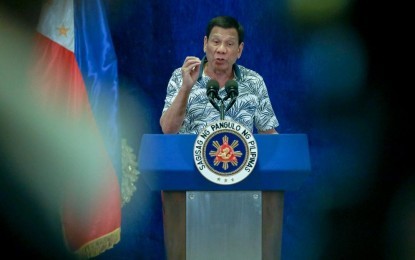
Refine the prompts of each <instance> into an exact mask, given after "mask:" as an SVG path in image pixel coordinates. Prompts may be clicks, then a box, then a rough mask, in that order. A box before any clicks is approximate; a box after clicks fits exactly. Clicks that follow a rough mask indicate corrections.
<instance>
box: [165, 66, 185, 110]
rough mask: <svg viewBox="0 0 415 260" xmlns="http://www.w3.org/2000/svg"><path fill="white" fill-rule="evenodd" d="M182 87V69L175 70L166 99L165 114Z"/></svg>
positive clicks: (168, 85) (168, 86)
mask: <svg viewBox="0 0 415 260" xmlns="http://www.w3.org/2000/svg"><path fill="white" fill-rule="evenodd" d="M181 85H182V78H181V72H180V68H178V69H175V70H174V71H173V73H172V75H171V77H170V80H169V83H168V84H167V90H166V92H167V93H166V98H165V99H164V107H163V113H164V112H165V111H166V110H167V109H168V108H169V107H170V106H171V104H172V103H173V101H174V99H175V98H176V96H177V94H178V93H179V90H180V87H181Z"/></svg>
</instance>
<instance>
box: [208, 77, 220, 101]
mask: <svg viewBox="0 0 415 260" xmlns="http://www.w3.org/2000/svg"><path fill="white" fill-rule="evenodd" d="M218 92H219V82H217V81H216V80H214V79H211V80H209V81H208V83H207V84H206V95H207V96H208V97H213V98H218V97H219V95H218Z"/></svg>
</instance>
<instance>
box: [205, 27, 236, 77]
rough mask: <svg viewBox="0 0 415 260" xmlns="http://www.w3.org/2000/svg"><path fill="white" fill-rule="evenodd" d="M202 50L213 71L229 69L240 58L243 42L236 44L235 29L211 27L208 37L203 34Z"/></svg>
mask: <svg viewBox="0 0 415 260" xmlns="http://www.w3.org/2000/svg"><path fill="white" fill-rule="evenodd" d="M203 48H204V51H205V52H206V57H207V60H208V61H209V66H210V67H211V68H212V69H213V70H214V71H224V72H225V71H229V70H231V69H232V65H233V64H234V63H235V62H236V60H237V59H238V58H240V56H241V54H242V49H243V43H241V44H240V45H239V44H238V32H237V31H236V29H234V28H231V29H224V28H221V27H213V29H212V31H211V32H210V36H209V39H208V38H207V37H206V36H205V39H204V47H203Z"/></svg>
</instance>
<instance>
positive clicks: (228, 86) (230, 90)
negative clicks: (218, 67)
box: [224, 79, 239, 111]
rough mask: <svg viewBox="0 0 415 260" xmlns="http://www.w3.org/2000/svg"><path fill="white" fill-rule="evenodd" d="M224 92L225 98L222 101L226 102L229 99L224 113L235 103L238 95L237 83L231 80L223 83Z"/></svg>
mask: <svg viewBox="0 0 415 260" xmlns="http://www.w3.org/2000/svg"><path fill="white" fill-rule="evenodd" d="M225 90H226V97H225V99H224V100H227V99H228V98H230V99H231V101H230V102H229V104H228V106H227V107H226V111H228V110H229V109H230V108H231V107H232V106H233V104H234V103H235V101H236V97H237V96H238V94H239V91H238V83H237V82H236V81H235V80H233V79H231V80H228V81H227V82H226V83H225Z"/></svg>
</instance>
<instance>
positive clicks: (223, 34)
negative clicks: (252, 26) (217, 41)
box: [210, 27, 238, 39]
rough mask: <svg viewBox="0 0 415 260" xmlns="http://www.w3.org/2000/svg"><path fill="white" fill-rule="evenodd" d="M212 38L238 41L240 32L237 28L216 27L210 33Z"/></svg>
mask: <svg viewBox="0 0 415 260" xmlns="http://www.w3.org/2000/svg"><path fill="white" fill-rule="evenodd" d="M210 37H219V38H227V39H237V38H238V32H237V31H236V29H235V28H229V29H225V28H220V27H214V28H213V29H212V31H211V32H210Z"/></svg>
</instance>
